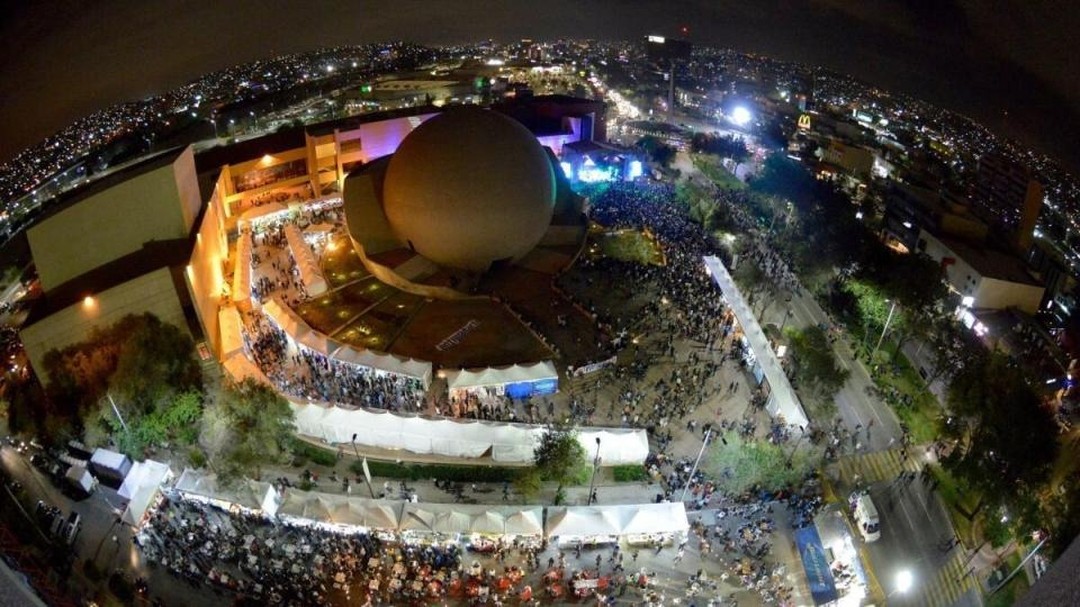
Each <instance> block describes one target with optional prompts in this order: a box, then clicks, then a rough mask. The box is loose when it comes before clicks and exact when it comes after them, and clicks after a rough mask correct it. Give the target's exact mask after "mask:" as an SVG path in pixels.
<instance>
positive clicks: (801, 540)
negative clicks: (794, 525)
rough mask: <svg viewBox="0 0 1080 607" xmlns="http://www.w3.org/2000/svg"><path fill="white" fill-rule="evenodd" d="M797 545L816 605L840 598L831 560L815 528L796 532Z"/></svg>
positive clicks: (805, 528)
mask: <svg viewBox="0 0 1080 607" xmlns="http://www.w3.org/2000/svg"><path fill="white" fill-rule="evenodd" d="M795 545H796V546H797V548H798V550H799V556H800V557H801V558H802V564H803V569H804V570H805V571H806V581H807V583H808V584H809V585H810V594H811V596H813V597H814V604H815V605H824V604H826V603H830V602H832V601H835V600H836V599H837V598H839V595H838V594H837V592H836V582H835V581H834V580H833V576H832V571H831V570H830V569H829V559H828V557H826V556H825V547H824V546H822V545H821V537H819V536H818V532H817V529H815V528H814V527H803V528H802V529H798V530H796V531H795Z"/></svg>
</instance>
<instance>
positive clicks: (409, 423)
mask: <svg viewBox="0 0 1080 607" xmlns="http://www.w3.org/2000/svg"><path fill="white" fill-rule="evenodd" d="M290 404H291V406H292V408H293V412H294V413H295V414H296V418H295V423H296V428H297V432H299V433H300V434H303V435H306V436H311V437H313V438H317V439H320V440H322V441H323V442H326V443H330V444H342V443H348V442H351V441H352V436H353V435H354V434H355V435H356V442H357V444H359V445H363V446H368V447H377V448H380V449H404V450H406V451H410V452H412V453H420V454H436V455H446V456H451V457H469V458H476V457H482V456H484V455H487V454H490V456H491V458H492V459H493V460H494V461H497V462H510V463H513V462H518V463H527V462H531V461H532V459H533V451H534V449H535V446H536V442H537V440H538V439H539V437H540V436H542V435H543V433H544V432H545V431H546V430H545V429H544V428H543V427H541V426H531V425H528V424H512V423H505V422H487V421H475V420H455V419H444V418H440V419H432V418H427V417H420V416H413V415H399V414H397V413H392V412H389V411H384V410H373V409H353V410H350V409H342V408H338V407H327V406H323V405H316V404H306V403H303V404H302V403H296V402H291V403H290ZM598 436H599V437H600V438H601V440H600V459H601V462H602V463H603V464H604V465H609V466H614V465H620V464H640V463H643V462H644V461H645V458H646V457H648V455H649V440H648V436H646V434H645V431H644V430H641V429H621V428H581V429H580V430H579V432H578V441H580V442H581V445H582V447H584V448H585V450H586V453H588V454H589V456H590V457H592V456H593V454H594V453H595V452H596V437H598Z"/></svg>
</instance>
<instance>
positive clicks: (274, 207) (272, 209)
mask: <svg viewBox="0 0 1080 607" xmlns="http://www.w3.org/2000/svg"><path fill="white" fill-rule="evenodd" d="M288 210H289V207H287V206H285V205H283V204H281V203H280V202H268V203H266V204H260V205H259V206H257V207H251V208H250V209H248V210H246V211H244V212H243V213H242V214H241V215H240V219H241V220H242V221H254V220H256V219H263V218H266V219H269V218H270V217H271V216H272V215H277V214H278V213H285V212H287V211H288Z"/></svg>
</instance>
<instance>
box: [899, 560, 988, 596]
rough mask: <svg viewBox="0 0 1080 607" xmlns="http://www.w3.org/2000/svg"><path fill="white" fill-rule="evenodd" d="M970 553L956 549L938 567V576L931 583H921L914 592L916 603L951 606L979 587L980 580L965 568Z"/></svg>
mask: <svg viewBox="0 0 1080 607" xmlns="http://www.w3.org/2000/svg"><path fill="white" fill-rule="evenodd" d="M967 560H968V555H967V551H965V550H954V551H953V553H952V557H951V558H950V559H949V561H948V562H947V563H945V565H943V566H942V567H941V569H938V573H937V576H936V577H935V578H934V579H933V580H931V581H930V582H929V583H926V584H920V585H919V586H918V587H917V588H913V589H912V592H913V593H915V594H914V596H915V598H917V600H916V601H913V604H915V605H928V606H929V607H949V606H950V605H954V604H956V602H957V601H959V600H960V597H962V596H964V594H965V593H967V592H968V591H969V590H972V589H977V588H978V585H979V582H978V580H977V579H976V578H975V576H974V575H969V574H968V571H969V569H965V565H966V564H967Z"/></svg>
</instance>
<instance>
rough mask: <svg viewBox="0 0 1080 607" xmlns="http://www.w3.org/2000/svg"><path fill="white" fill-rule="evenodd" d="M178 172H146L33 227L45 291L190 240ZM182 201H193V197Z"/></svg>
mask: <svg viewBox="0 0 1080 607" xmlns="http://www.w3.org/2000/svg"><path fill="white" fill-rule="evenodd" d="M181 157H182V156H181ZM192 170H193V169H192ZM175 171H176V169H175V168H174V167H173V166H172V165H168V166H164V167H161V168H159V169H155V170H153V171H149V172H147V173H143V174H142V175H138V176H136V177H133V178H131V179H129V180H127V181H125V182H122V183H119V184H117V185H115V186H113V187H112V188H109V189H108V190H105V191H103V192H100V193H98V194H95V195H93V196H90V197H89V198H87V199H85V200H82V201H79V202H78V203H77V204H74V205H73V206H71V207H69V208H67V209H64V210H62V211H60V212H58V213H57V214H55V215H53V216H51V217H48V218H46V219H45V220H43V221H42V222H40V223H38V224H37V225H35V226H34V227H32V228H30V229H29V230H28V231H27V236H28V237H29V239H30V251H31V253H32V254H33V256H34V262H35V264H36V265H37V271H38V275H39V276H40V277H41V285H42V288H44V290H45V291H46V292H48V291H49V290H51V289H53V288H55V287H57V286H59V285H61V284H63V283H64V282H66V281H68V280H71V279H72V278H75V277H77V276H80V275H82V274H84V273H86V272H88V271H90V270H93V269H94V268H97V267H99V266H102V265H104V264H106V263H108V262H110V261H113V260H114V259H117V258H119V257H123V256H124V255H127V254H129V253H133V252H135V251H138V250H139V249H141V248H142V246H143V244H144V243H146V242H149V241H151V240H170V239H174V238H185V237H187V236H188V234H189V233H190V232H189V229H188V226H189V225H190V224H186V223H185V216H184V215H185V211H184V208H185V207H184V204H182V203H181V192H180V190H179V188H178V186H177V177H176V173H175ZM193 187H196V190H195V196H197V195H198V190H197V186H193ZM183 196H185V197H188V198H190V196H191V192H189V191H185V192H184V194H183ZM189 204H190V200H189Z"/></svg>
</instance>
